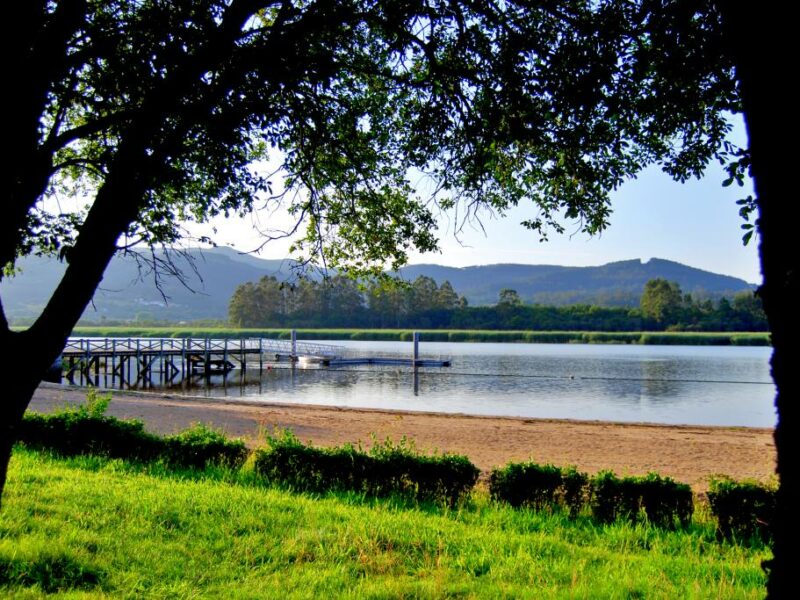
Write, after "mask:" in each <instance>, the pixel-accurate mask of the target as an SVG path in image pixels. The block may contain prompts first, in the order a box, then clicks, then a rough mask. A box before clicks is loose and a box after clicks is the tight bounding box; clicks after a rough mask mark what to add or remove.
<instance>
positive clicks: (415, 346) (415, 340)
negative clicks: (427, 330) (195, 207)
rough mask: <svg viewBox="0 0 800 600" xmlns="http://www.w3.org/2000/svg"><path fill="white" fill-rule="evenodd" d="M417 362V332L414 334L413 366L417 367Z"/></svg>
mask: <svg viewBox="0 0 800 600" xmlns="http://www.w3.org/2000/svg"><path fill="white" fill-rule="evenodd" d="M418 360H419V332H418V331H415V332H414V366H415V367H416V366H417V361H418Z"/></svg>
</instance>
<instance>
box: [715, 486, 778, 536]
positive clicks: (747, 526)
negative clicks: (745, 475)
mask: <svg viewBox="0 0 800 600" xmlns="http://www.w3.org/2000/svg"><path fill="white" fill-rule="evenodd" d="M708 503H709V505H710V506H711V512H712V513H713V514H714V516H715V517H716V518H717V528H718V529H717V530H718V532H719V534H720V535H721V536H722V537H725V538H727V539H737V540H739V541H742V542H744V541H747V540H750V539H752V538H758V539H760V540H765V541H768V540H770V539H771V532H770V524H771V523H772V522H773V520H774V517H775V503H776V490H775V488H774V486H765V485H763V484H760V483H758V482H755V481H734V480H732V479H729V478H714V479H712V480H711V482H710V485H709V490H708Z"/></svg>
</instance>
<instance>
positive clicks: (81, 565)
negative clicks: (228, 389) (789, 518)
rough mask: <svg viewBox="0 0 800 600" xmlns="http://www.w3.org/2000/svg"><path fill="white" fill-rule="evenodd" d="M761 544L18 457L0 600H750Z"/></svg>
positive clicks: (2, 533)
mask: <svg viewBox="0 0 800 600" xmlns="http://www.w3.org/2000/svg"><path fill="white" fill-rule="evenodd" d="M768 555H769V551H768V550H767V549H766V548H764V547H763V546H755V547H748V546H739V545H734V544H729V543H723V542H718V541H717V540H716V538H715V535H714V530H713V527H712V526H711V524H710V523H709V522H708V521H706V520H704V518H703V515H702V511H700V516H699V517H696V522H695V524H693V525H692V526H691V527H690V528H689V530H687V531H683V532H681V531H677V532H674V531H673V532H670V531H662V530H658V529H655V528H650V527H647V526H643V525H639V526H632V525H628V524H614V525H610V526H600V525H596V524H592V523H591V522H590V521H588V520H583V519H578V520H577V521H569V520H568V519H566V518H565V517H563V516H561V515H557V514H556V515H547V514H537V513H533V512H530V511H526V510H516V509H511V508H507V507H501V506H497V505H494V504H492V503H491V502H489V501H488V499H487V497H486V495H485V493H483V492H478V493H476V495H475V496H474V499H473V500H472V501H471V502H470V503H469V504H468V505H466V506H463V507H461V508H459V509H457V510H448V509H445V508H439V507H436V506H415V505H410V504H408V503H403V502H402V501H399V500H397V501H391V500H388V501H376V500H365V499H363V498H361V497H359V496H353V495H350V496H348V495H342V494H338V495H327V496H323V497H312V496H306V495H296V494H292V493H290V492H287V491H283V490H280V489H275V488H267V487H264V486H262V485H259V484H258V483H256V482H255V480H254V478H253V476H252V472H248V470H247V469H245V470H244V471H243V472H241V473H238V474H234V473H230V472H225V471H214V470H209V471H204V472H187V471H184V472H168V471H165V470H164V468H163V467H160V466H158V465H156V466H151V467H144V466H137V465H135V464H131V463H127V462H124V461H119V460H108V459H101V458H92V457H83V458H74V459H58V458H53V457H51V456H50V455H47V454H40V453H37V452H33V451H30V450H25V449H17V450H16V451H15V454H14V457H13V459H12V463H11V470H10V475H9V482H8V487H7V491H6V495H5V497H4V498H3V510H2V512H0V596H3V597H12V598H38V597H40V596H41V595H42V594H43V592H58V593H59V595H60V596H61V597H68V598H96V597H125V598H254V597H258V598H331V597H336V598H339V597H344V598H400V597H415V598H416V597H422V598H443V597H447V598H450V597H486V598H521V597H523V598H524V597H530V598H755V597H762V596H763V593H764V583H765V580H764V575H763V572H762V570H761V568H760V566H759V565H760V562H761V560H763V559H765V558H767V557H768Z"/></svg>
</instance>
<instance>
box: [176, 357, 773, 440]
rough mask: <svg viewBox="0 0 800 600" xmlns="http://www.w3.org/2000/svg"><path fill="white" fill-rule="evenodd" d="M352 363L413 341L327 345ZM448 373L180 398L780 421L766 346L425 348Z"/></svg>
mask: <svg viewBox="0 0 800 600" xmlns="http://www.w3.org/2000/svg"><path fill="white" fill-rule="evenodd" d="M330 343H333V344H337V345H341V346H345V347H346V348H347V349H348V351H349V352H350V353H351V355H355V356H368V355H393V356H398V355H400V356H408V355H409V354H410V352H411V344H410V343H401V342H330ZM420 352H421V356H422V357H423V358H439V357H449V358H450V359H451V360H452V366H451V367H449V368H424V369H418V371H417V373H416V375H415V373H414V370H413V369H411V368H410V367H408V368H399V367H377V366H372V365H364V366H358V367H349V368H340V369H332V368H320V367H311V368H299V367H298V368H290V367H288V366H287V363H273V364H270V365H268V368H265V370H264V371H263V372H261V373H259V371H258V368H257V365H256V368H252V365H251V368H249V369H248V370H247V371H246V373H241V372H238V371H234V372H233V373H231V374H229V375H228V376H227V377H223V376H221V375H220V376H214V377H212V378H211V379H210V380H209V381H208V382H207V383H205V382H204V379H203V378H197V379H196V380H195V381H196V382H197V384H196V385H187V384H186V383H184V384H181V385H178V386H173V387H170V388H169V389H170V390H171V391H173V392H179V393H187V394H192V395H203V396H210V397H219V396H225V397H227V398H228V399H235V398H246V399H247V400H249V401H263V402H280V403H297V404H321V405H334V406H343V407H368V408H387V409H403V410H416V411H435V412H448V413H466V414H473V415H501V416H515V417H535V418H558V419H584V420H607V421H628V422H652V423H671V424H696V425H741V426H749V427H772V426H774V425H775V411H774V407H773V399H774V394H775V388H774V385H773V383H772V380H771V378H770V375H769V356H770V353H771V349H770V348H763V347H720V346H634V345H630V346H629V345H577V344H484V343H481V344H469V343H458V344H455V343H422V344H421V345H420Z"/></svg>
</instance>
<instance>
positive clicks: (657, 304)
mask: <svg viewBox="0 0 800 600" xmlns="http://www.w3.org/2000/svg"><path fill="white" fill-rule="evenodd" d="M682 304H683V295H682V294H681V288H680V286H679V285H678V284H677V283H675V282H674V281H667V280H666V279H660V278H659V279H651V280H650V281H648V282H647V283H645V285H644V291H643V292H642V299H641V309H642V316H643V317H644V318H646V319H650V320H652V321H656V322H658V323H663V322H664V321H669V320H673V319H674V318H675V315H676V314H677V312H678V311H679V310H680V308H681V306H682Z"/></svg>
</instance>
